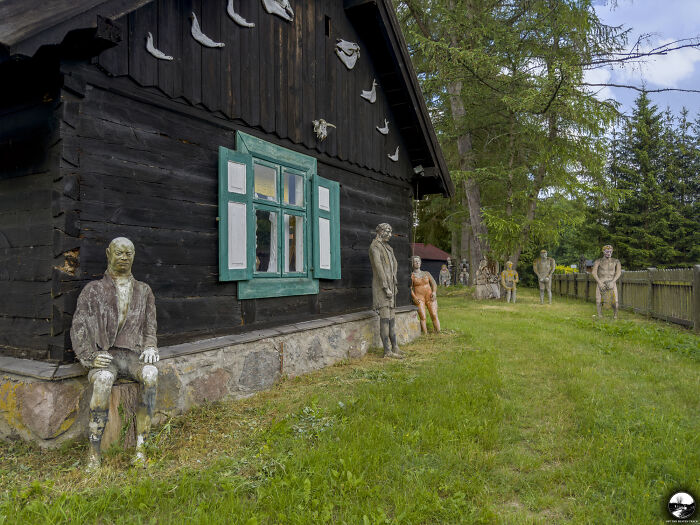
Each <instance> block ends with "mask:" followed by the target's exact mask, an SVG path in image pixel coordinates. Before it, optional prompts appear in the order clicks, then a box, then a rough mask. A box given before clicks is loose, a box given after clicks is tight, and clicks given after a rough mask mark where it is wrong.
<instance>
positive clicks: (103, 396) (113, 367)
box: [70, 237, 160, 469]
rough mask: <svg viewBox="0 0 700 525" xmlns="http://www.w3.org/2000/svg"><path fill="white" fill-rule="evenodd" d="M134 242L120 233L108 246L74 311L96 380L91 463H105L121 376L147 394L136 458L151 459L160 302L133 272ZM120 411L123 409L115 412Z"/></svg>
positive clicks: (78, 346)
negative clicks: (147, 444)
mask: <svg viewBox="0 0 700 525" xmlns="http://www.w3.org/2000/svg"><path fill="white" fill-rule="evenodd" d="M134 254H135V250H134V245H133V243H132V242H131V241H130V240H129V239H127V238H125V237H117V238H116V239H114V240H113V241H112V242H111V243H110V245H109V247H108V248H107V262H108V266H107V271H106V272H105V274H104V277H103V278H102V279H101V280H99V281H92V282H90V283H88V284H87V285H86V286H85V288H84V289H83V291H82V292H81V293H80V296H79V297H78V306H77V308H76V311H75V315H74V316H73V324H72V326H71V332H70V335H71V340H72V342H73V350H74V351H75V354H76V355H77V356H78V359H79V360H80V362H81V363H82V364H83V366H84V367H85V368H87V369H88V370H89V372H88V380H89V381H90V383H92V387H93V390H92V397H91V398H90V423H89V433H90V452H89V454H90V455H89V460H88V468H89V469H95V468H97V467H99V466H100V463H101V459H102V457H101V452H100V444H101V442H102V434H103V432H104V429H105V425H106V424H107V418H108V415H109V414H108V412H109V397H110V393H111V389H112V384H113V383H114V381H115V380H116V379H117V378H118V377H126V378H129V379H133V380H135V381H138V382H139V384H140V385H141V390H142V392H141V394H142V395H141V399H140V403H139V407H138V409H137V413H136V433H137V437H136V457H135V462H143V461H144V460H145V457H144V454H143V449H144V440H145V438H146V437H147V436H148V432H149V431H150V427H151V418H152V417H153V412H154V408H155V398H156V386H157V381H158V369H157V368H156V366H155V364H156V363H157V362H158V360H159V359H160V357H159V356H158V348H157V340H156V305H155V299H154V297H153V292H152V291H151V288H150V287H149V286H148V285H147V284H145V283H142V282H140V281H137V280H136V279H134V277H133V276H132V275H131V266H132V264H133V262H134ZM114 416H116V417H118V414H114Z"/></svg>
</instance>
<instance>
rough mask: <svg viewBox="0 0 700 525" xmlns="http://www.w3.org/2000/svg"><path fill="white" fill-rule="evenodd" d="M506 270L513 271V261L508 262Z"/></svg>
mask: <svg viewBox="0 0 700 525" xmlns="http://www.w3.org/2000/svg"><path fill="white" fill-rule="evenodd" d="M506 269H507V270H512V269H513V263H512V262H511V261H508V262H507V263H506Z"/></svg>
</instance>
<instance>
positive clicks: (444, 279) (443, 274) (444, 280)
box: [438, 264, 452, 286]
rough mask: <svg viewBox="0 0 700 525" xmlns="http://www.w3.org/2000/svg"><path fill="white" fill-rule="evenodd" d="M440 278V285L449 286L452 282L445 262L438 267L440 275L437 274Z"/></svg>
mask: <svg viewBox="0 0 700 525" xmlns="http://www.w3.org/2000/svg"><path fill="white" fill-rule="evenodd" d="M438 279H439V280H440V286H449V285H450V284H452V276H451V275H450V270H449V269H448V268H447V265H446V264H443V265H442V268H440V275H439V276H438Z"/></svg>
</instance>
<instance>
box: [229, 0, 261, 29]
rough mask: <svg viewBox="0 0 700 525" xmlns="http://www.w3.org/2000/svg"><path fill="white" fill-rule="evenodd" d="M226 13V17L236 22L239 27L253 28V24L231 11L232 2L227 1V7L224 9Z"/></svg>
mask: <svg viewBox="0 0 700 525" xmlns="http://www.w3.org/2000/svg"><path fill="white" fill-rule="evenodd" d="M226 12H227V13H228V16H230V17H231V20H233V21H234V22H236V23H237V24H238V25H239V26H241V27H255V24H253V23H252V22H248V21H247V20H246V19H245V18H243V17H242V16H241V15H239V14H238V13H236V11H235V10H234V9H233V0H228V7H227V8H226Z"/></svg>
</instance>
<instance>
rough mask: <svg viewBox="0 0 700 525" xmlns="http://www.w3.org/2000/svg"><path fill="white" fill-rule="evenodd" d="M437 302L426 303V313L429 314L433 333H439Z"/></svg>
mask: <svg viewBox="0 0 700 525" xmlns="http://www.w3.org/2000/svg"><path fill="white" fill-rule="evenodd" d="M437 309H438V307H437V301H430V302H429V303H428V311H429V312H430V318H431V319H432V320H433V326H434V327H435V331H436V332H439V331H440V319H438V313H437Z"/></svg>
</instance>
